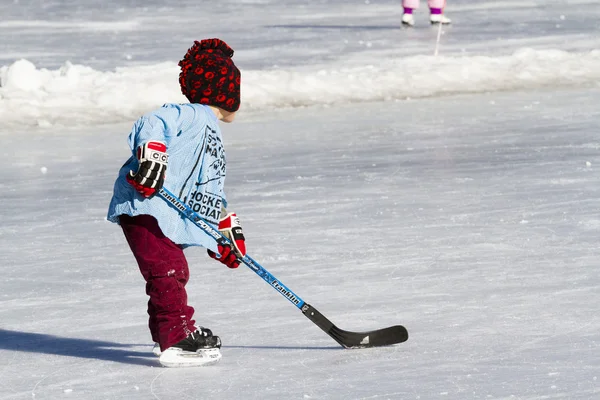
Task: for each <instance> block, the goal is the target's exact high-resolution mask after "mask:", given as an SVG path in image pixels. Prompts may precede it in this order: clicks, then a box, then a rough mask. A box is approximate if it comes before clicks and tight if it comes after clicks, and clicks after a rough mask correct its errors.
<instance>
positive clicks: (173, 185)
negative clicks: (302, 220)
mask: <svg viewBox="0 0 600 400" xmlns="http://www.w3.org/2000/svg"><path fill="white" fill-rule="evenodd" d="M232 57H233V50H232V49H231V48H230V47H229V46H228V45H227V44H226V43H225V42H223V41H222V40H220V39H206V40H202V41H200V42H198V41H196V42H194V45H193V46H192V47H191V48H190V49H189V50H188V52H187V54H186V55H185V57H184V58H183V59H182V60H181V61H180V62H179V66H180V67H181V72H180V74H179V84H180V86H181V91H182V93H183V94H184V95H185V96H186V97H187V99H188V100H189V101H190V103H189V104H165V105H164V106H162V107H161V108H159V109H157V110H155V111H152V112H149V113H147V114H146V115H144V116H142V117H141V118H140V119H138V120H137V122H135V124H134V125H133V128H132V130H131V133H130V134H129V139H128V141H129V147H130V148H131V152H132V156H131V157H130V158H129V159H128V160H127V161H126V162H125V164H124V165H123V166H122V167H121V170H120V171H119V174H118V177H117V180H116V182H115V185H114V193H113V197H112V200H111V202H110V206H109V209H108V217H107V219H108V220H109V221H111V222H115V223H118V224H119V225H120V226H121V228H122V229H123V233H124V234H125V238H126V240H127V243H128V244H129V247H130V249H131V251H132V252H133V255H134V257H135V259H136V261H137V263H138V266H139V269H140V272H141V273H142V276H143V277H144V280H145V281H146V294H147V295H148V296H149V301H148V315H149V317H150V318H149V323H148V326H149V328H150V334H151V335H152V339H153V340H154V342H155V343H157V344H158V346H159V347H160V350H158V348H157V349H156V350H157V351H156V353H157V354H158V355H160V362H161V364H162V365H164V366H169V367H177V366H197V365H204V364H208V363H213V362H216V361H218V360H219V359H220V358H221V353H220V350H219V348H220V347H221V339H220V338H219V337H218V336H215V335H213V333H212V332H211V330H210V329H208V328H204V327H200V326H197V325H196V322H195V321H194V319H193V315H194V309H193V308H192V307H191V306H189V305H188V299H187V294H186V290H185V285H186V283H187V282H188V279H189V269H188V263H187V261H186V257H185V255H184V253H183V249H184V248H186V247H188V246H203V247H205V248H207V249H208V253H209V255H210V256H211V257H212V258H215V259H217V260H219V261H220V262H222V263H223V264H225V265H226V266H228V267H229V268H237V267H238V266H239V264H240V260H239V257H243V256H244V255H245V253H246V248H245V243H244V235H243V232H242V229H241V226H240V223H239V219H238V218H237V216H236V214H235V213H231V212H227V211H226V207H227V201H226V198H225V193H224V191H223V185H224V183H225V174H226V160H225V151H224V149H223V140H222V138H221V129H220V128H219V124H218V123H217V122H218V121H219V120H220V121H223V122H232V121H233V120H234V118H235V113H236V111H237V110H238V109H239V107H240V80H241V75H240V71H239V69H238V68H237V67H236V66H235V65H234V63H233V61H232ZM163 184H164V185H165V187H166V188H168V189H169V190H170V191H171V192H173V193H175V194H176V195H177V196H179V198H180V199H182V200H183V202H184V203H186V204H187V205H188V206H189V207H190V208H191V209H193V210H194V211H195V212H196V213H198V214H199V215H200V216H202V217H203V218H204V219H205V220H207V221H208V222H210V223H213V224H214V225H215V226H218V227H219V230H220V231H221V232H223V233H224V234H225V235H226V236H228V237H229V238H230V241H231V242H232V246H221V245H218V246H217V243H216V242H215V240H214V239H213V238H211V237H210V236H208V235H207V234H205V233H204V232H202V231H201V230H200V229H199V228H198V227H196V226H195V225H194V224H193V223H192V222H190V221H188V220H187V219H185V218H182V217H181V215H180V214H179V212H178V211H177V210H176V209H174V208H172V207H171V206H170V205H169V204H168V203H167V202H166V201H164V200H163V199H162V198H161V197H160V196H157V195H156V193H157V192H158V191H159V190H160V189H161V188H162V186H163Z"/></svg>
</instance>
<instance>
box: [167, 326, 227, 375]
mask: <svg viewBox="0 0 600 400" xmlns="http://www.w3.org/2000/svg"><path fill="white" fill-rule="evenodd" d="M220 348H221V339H220V338H219V337H218V336H213V334H212V332H211V330H210V329H206V328H202V327H199V328H198V330H196V331H195V332H192V333H190V334H189V335H188V337H186V338H185V339H183V340H181V341H180V342H178V343H176V344H174V345H173V346H171V347H169V348H168V349H166V350H165V351H163V352H162V353H161V354H160V357H159V361H160V363H161V364H162V365H163V366H164V367H199V366H202V365H208V364H214V363H216V362H218V361H219V360H220V359H221V351H220V350H219V349H220Z"/></svg>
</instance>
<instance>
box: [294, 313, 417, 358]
mask: <svg viewBox="0 0 600 400" xmlns="http://www.w3.org/2000/svg"><path fill="white" fill-rule="evenodd" d="M302 313H303V314H304V315H305V316H306V317H307V318H308V319H310V320H311V321H312V322H313V323H314V324H315V325H317V326H318V327H319V328H321V329H322V330H323V331H324V332H325V333H327V334H328V335H329V336H331V337H332V338H333V339H334V340H335V341H336V342H338V343H339V344H340V345H342V346H343V347H344V348H346V349H362V348H367V347H382V346H390V345H393V344H397V343H402V342H406V341H407V340H408V331H407V330H406V328H405V327H403V326H402V325H394V326H390V327H387V328H382V329H376V330H374V331H368V332H350V331H345V330H343V329H340V328H338V327H337V326H335V325H334V324H333V322H331V321H330V320H329V319H327V317H325V316H324V315H323V314H321V313H320V312H319V311H318V310H317V309H316V308H314V307H313V306H311V305H310V304H306V303H305V304H304V306H302Z"/></svg>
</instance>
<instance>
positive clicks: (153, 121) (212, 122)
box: [107, 104, 227, 252]
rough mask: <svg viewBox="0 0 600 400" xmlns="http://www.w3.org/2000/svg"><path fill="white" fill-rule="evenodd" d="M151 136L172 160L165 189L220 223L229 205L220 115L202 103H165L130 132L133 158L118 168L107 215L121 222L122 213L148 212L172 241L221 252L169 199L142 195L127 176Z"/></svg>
mask: <svg viewBox="0 0 600 400" xmlns="http://www.w3.org/2000/svg"><path fill="white" fill-rule="evenodd" d="M150 140H159V141H161V142H164V143H165V144H166V145H167V153H168V154H169V164H168V165H167V173H166V178H165V183H164V187H165V188H167V189H169V190H170V191H171V192H173V193H174V194H175V195H177V196H178V197H179V198H180V199H181V200H182V201H183V202H184V203H185V204H187V205H188V206H190V208H191V209H192V210H194V211H195V212H197V213H198V214H199V215H200V216H201V217H203V218H204V219H206V220H207V221H208V222H210V223H212V224H214V225H215V226H216V225H218V223H219V217H220V215H221V207H227V201H226V199H225V192H224V191H223V185H224V183H225V172H226V168H225V164H226V162H225V151H224V149H223V141H222V139H221V129H220V128H219V125H218V121H217V117H216V116H215V114H214V113H213V111H212V110H211V109H210V108H209V107H208V106H205V105H201V104H165V105H164V106H162V107H161V108H159V109H158V110H156V111H152V112H150V113H148V114H146V115H144V116H142V117H141V118H140V119H139V120H137V121H136V123H135V124H134V125H133V128H132V130H131V133H130V134H129V148H130V149H131V154H132V156H131V157H130V158H129V160H127V162H126V163H125V165H123V167H121V170H120V171H119V176H118V177H117V180H116V182H115V186H114V192H113V197H112V199H111V202H110V205H109V207H108V215H107V219H108V220H109V221H111V222H115V223H119V220H118V216H119V215H121V214H127V215H131V216H135V215H140V214H149V215H152V216H153V217H154V218H156V220H157V221H158V225H159V226H160V229H161V230H162V231H163V233H164V234H165V236H167V237H168V238H169V239H171V240H172V241H173V242H175V243H177V244H180V245H182V246H183V247H188V246H203V247H206V248H208V249H211V250H213V251H214V252H218V251H217V246H216V242H215V240H214V239H213V238H211V237H210V236H208V235H207V234H205V233H204V232H202V231H201V230H200V229H199V228H198V227H197V226H196V225H194V224H193V223H192V222H190V221H189V220H188V219H187V218H184V217H182V216H181V215H180V214H179V212H178V211H177V210H176V209H175V208H173V207H172V206H171V205H169V204H168V203H167V202H166V201H165V200H163V199H162V198H161V197H159V196H153V197H151V198H148V199H147V198H144V197H143V196H142V195H141V194H139V193H138V192H137V191H136V190H135V189H134V188H133V187H132V186H131V185H130V184H129V183H127V181H126V180H125V176H126V175H127V173H128V172H129V171H134V172H135V171H137V169H138V160H137V158H136V156H135V153H136V149H137V148H138V147H139V146H140V145H143V144H144V143H146V142H148V141H150Z"/></svg>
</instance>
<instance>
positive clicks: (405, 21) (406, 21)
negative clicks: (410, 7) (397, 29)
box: [402, 14, 415, 26]
mask: <svg viewBox="0 0 600 400" xmlns="http://www.w3.org/2000/svg"><path fill="white" fill-rule="evenodd" d="M402 25H406V26H415V17H413V15H412V14H402Z"/></svg>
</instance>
